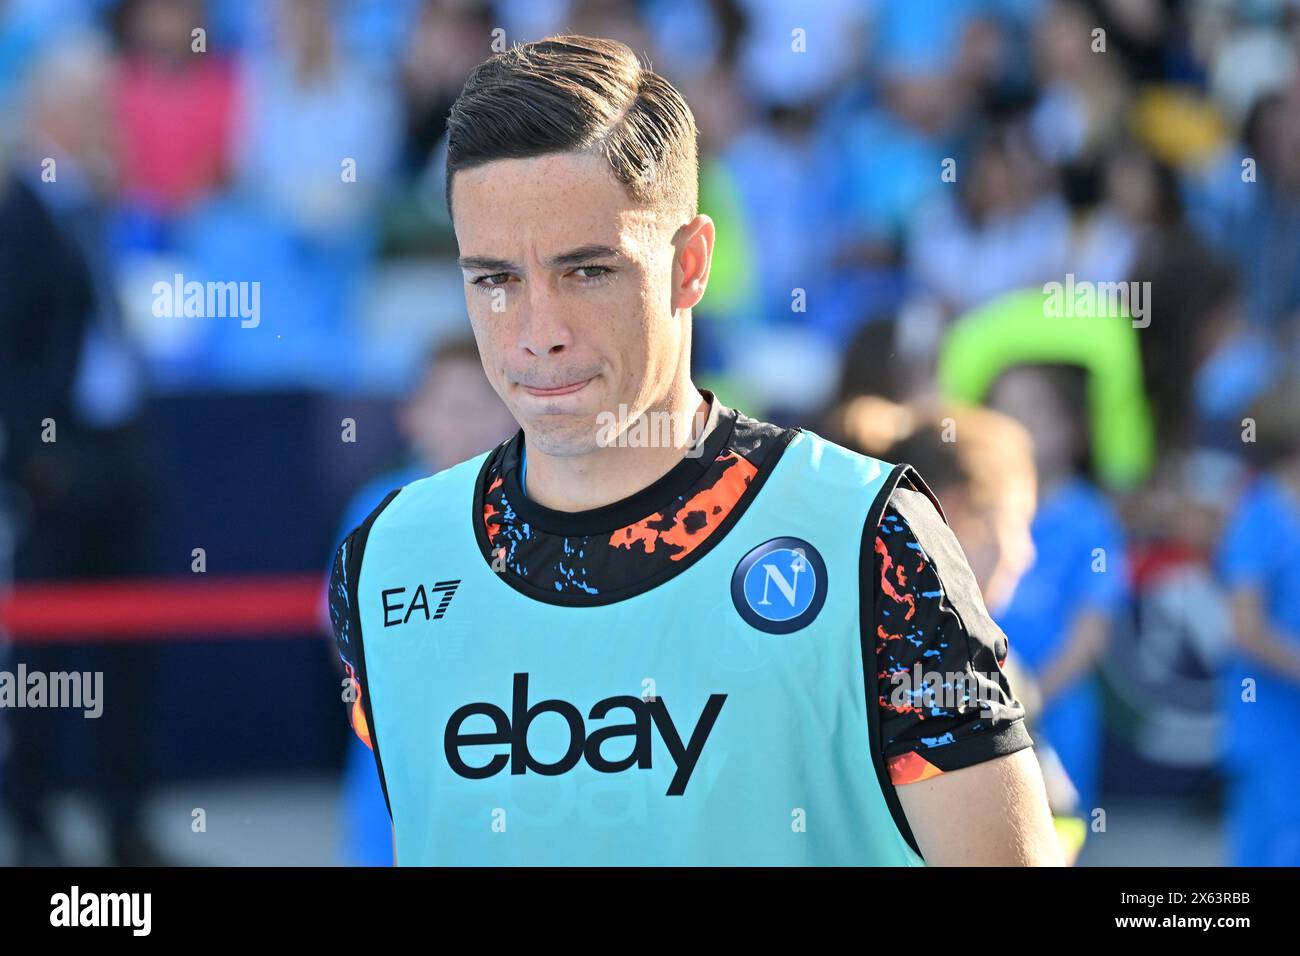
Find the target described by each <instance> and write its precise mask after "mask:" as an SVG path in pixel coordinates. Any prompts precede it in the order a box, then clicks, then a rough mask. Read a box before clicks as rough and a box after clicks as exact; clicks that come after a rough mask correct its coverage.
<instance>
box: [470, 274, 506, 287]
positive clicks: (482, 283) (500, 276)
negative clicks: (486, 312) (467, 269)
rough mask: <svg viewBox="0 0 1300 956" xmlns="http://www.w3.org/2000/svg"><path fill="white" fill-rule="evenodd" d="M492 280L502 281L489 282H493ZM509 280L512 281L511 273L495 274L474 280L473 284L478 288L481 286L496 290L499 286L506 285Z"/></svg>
mask: <svg viewBox="0 0 1300 956" xmlns="http://www.w3.org/2000/svg"><path fill="white" fill-rule="evenodd" d="M491 279H500V280H501V281H500V282H491V281H489V280H491ZM509 280H510V273H509V272H494V273H492V274H491V275H486V276H479V277H478V278H477V279H474V280H473V283H472V284H473V285H476V286H480V287H486V288H492V289H494V288H496V287H497V286H499V285H505V283H506V282H508V281H509Z"/></svg>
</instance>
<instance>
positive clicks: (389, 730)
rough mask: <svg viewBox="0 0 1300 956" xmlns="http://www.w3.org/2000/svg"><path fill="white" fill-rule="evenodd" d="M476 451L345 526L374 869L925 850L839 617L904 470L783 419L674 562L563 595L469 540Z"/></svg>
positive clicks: (833, 861)
mask: <svg viewBox="0 0 1300 956" xmlns="http://www.w3.org/2000/svg"><path fill="white" fill-rule="evenodd" d="M487 457H488V456H487V454H486V453H485V454H484V455H480V456H478V457H477V458H474V459H472V460H470V461H467V462H464V463H462V464H460V465H457V466H455V467H453V468H449V469H447V470H445V471H442V472H440V473H438V474H436V475H433V476H430V477H428V478H424V479H421V480H419V481H416V482H413V483H412V484H409V485H407V486H406V487H405V488H403V489H402V490H401V491H400V493H398V494H397V495H396V497H394V498H392V500H391V501H390V502H389V504H388V505H387V507H385V508H384V509H383V510H382V511H380V512H379V513H378V516H377V517H374V519H373V524H372V525H371V526H370V529H369V534H368V537H366V538H365V539H364V542H363V548H364V550H363V553H362V557H361V565H360V574H359V578H358V581H357V599H358V601H359V609H360V624H361V628H360V630H361V634H360V637H361V641H360V642H358V643H359V645H360V648H361V656H362V658H363V661H362V668H361V669H362V671H363V677H362V683H363V687H364V695H365V698H366V700H367V706H368V711H369V713H368V718H369V724H370V733H371V735H372V739H373V742H374V746H375V751H376V757H377V760H378V761H379V763H380V767H381V773H382V779H383V781H384V785H385V792H386V795H387V798H388V802H389V809H390V812H391V814H392V819H393V823H394V827H395V831H396V838H397V862H398V863H399V864H402V865H411V864H417V865H503V864H514V865H597V866H610V865H614V866H619V865H630V866H640V865H674V864H676V865H751V864H762V865H767V864H775V865H907V866H917V865H924V863H923V861H922V860H921V858H920V856H919V855H918V854H917V852H916V851H915V850H914V849H913V848H912V846H911V845H910V844H909V839H910V833H909V834H908V836H906V837H905V836H904V832H905V829H904V828H905V827H906V821H905V819H903V818H902V813H901V809H900V808H899V806H898V804H897V798H896V796H895V795H894V794H893V790H892V785H890V784H889V782H888V776H887V774H886V773H885V769H884V765H883V757H882V756H881V753H880V752H881V749H882V748H881V746H880V741H879V734H878V727H879V721H878V715H877V710H878V705H877V703H876V700H877V695H878V691H877V688H876V675H875V660H874V657H875V654H874V635H872V634H870V633H867V634H864V633H863V621H867V622H870V621H871V620H872V605H871V600H872V594H873V591H874V588H873V582H872V574H871V569H872V564H871V560H872V553H871V548H872V544H873V543H874V538H875V535H874V531H875V527H874V522H875V521H878V520H879V516H880V510H881V509H882V508H883V506H884V501H885V500H886V499H887V497H888V494H889V491H890V490H892V487H893V485H894V484H895V483H896V482H897V480H898V478H899V476H900V474H901V471H902V469H903V468H904V467H905V466H891V465H889V464H888V463H885V462H882V461H879V460H878V459H875V458H870V457H866V456H863V455H859V454H856V453H854V452H851V451H848V450H847V449H844V448H841V447H840V446H838V445H835V444H833V443H831V442H828V441H826V440H824V439H822V438H820V437H819V436H817V435H815V434H813V433H811V432H807V431H804V432H798V433H796V434H795V435H794V437H793V439H792V440H791V442H790V443H789V445H788V446H787V447H786V448H785V449H784V452H783V453H780V458H779V460H777V462H776V464H775V466H774V467H773V468H772V469H771V471H770V472H768V473H766V479H765V480H763V483H762V485H761V487H759V488H758V490H757V493H756V494H751V495H750V496H749V498H750V500H749V503H748V506H747V507H745V510H744V511H743V513H741V514H740V516H739V518H738V520H736V521H735V523H734V524H733V525H732V526H731V527H730V529H729V530H728V529H725V528H721V529H719V530H718V531H717V532H715V533H714V535H712V536H711V537H710V538H709V539H708V540H706V541H705V542H704V543H703V544H701V545H700V546H699V548H698V549H697V550H698V551H700V552H702V554H692V555H691V556H690V557H691V559H692V560H691V562H690V563H689V564H688V565H686V566H685V567H684V568H683V569H682V570H681V571H680V572H679V573H677V574H676V575H675V576H673V577H670V578H669V579H667V580H666V581H663V582H662V583H660V584H658V585H657V586H655V587H653V588H651V589H649V590H645V591H642V592H641V593H639V594H636V595H635V596H633V597H629V598H626V599H623V600H618V601H614V602H612V603H605V604H601V605H599V606H565V605H563V604H556V603H549V602H547V601H544V600H539V599H538V598H536V597H533V596H530V595H528V594H525V593H522V592H521V591H519V590H516V589H515V587H513V586H512V585H511V584H510V583H509V582H508V581H507V580H505V579H504V578H503V577H502V576H501V575H500V574H498V573H496V572H495V571H494V570H493V568H492V566H491V564H490V563H489V561H488V560H487V559H486V558H485V557H484V553H483V550H482V547H481V545H480V542H479V539H478V537H477V535H478V531H477V529H476V523H481V522H482V520H483V519H482V515H481V514H478V513H476V508H475V488H476V485H477V483H478V479H479V477H480V473H481V471H482V469H483V467H484V465H485V462H486V459H487ZM758 480H759V479H758V478H755V481H758ZM737 507H738V508H739V507H744V505H743V503H742V505H738V506H737ZM869 520H870V521H871V522H873V524H872V525H871V526H870V529H869V530H867V531H866V534H865V536H864V529H867V525H868V521H869ZM715 539H716V540H715ZM706 549H707V550H706ZM860 582H861V583H863V584H866V588H865V593H864V589H862V588H860V586H859V584H860ZM864 648H866V649H867V652H868V654H869V659H868V660H866V661H865V662H864V659H863V650H864Z"/></svg>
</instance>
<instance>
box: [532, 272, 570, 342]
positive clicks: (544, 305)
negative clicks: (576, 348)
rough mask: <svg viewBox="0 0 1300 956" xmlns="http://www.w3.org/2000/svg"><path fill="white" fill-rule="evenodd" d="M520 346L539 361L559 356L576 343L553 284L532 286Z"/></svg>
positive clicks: (534, 284)
mask: <svg viewBox="0 0 1300 956" xmlns="http://www.w3.org/2000/svg"><path fill="white" fill-rule="evenodd" d="M521 306H522V312H523V314H522V315H521V316H520V324H519V345H520V347H521V348H523V349H524V351H526V352H528V353H529V354H530V355H533V356H536V357H538V358H540V357H542V356H544V355H559V354H561V353H562V352H563V351H564V350H565V349H566V348H568V347H569V346H570V345H572V344H573V335H572V330H571V329H570V327H569V322H568V318H567V316H566V314H565V312H564V309H563V306H562V304H561V302H560V296H559V294H558V291H557V290H556V289H555V288H554V287H553V285H552V284H551V283H550V282H545V281H543V282H537V283H532V284H531V287H530V288H529V289H528V290H527V295H526V296H525V297H524V301H523V302H522V303H521Z"/></svg>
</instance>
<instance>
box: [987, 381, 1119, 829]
mask: <svg viewBox="0 0 1300 956" xmlns="http://www.w3.org/2000/svg"><path fill="white" fill-rule="evenodd" d="M1086 383H1087V379H1086V372H1085V371H1084V370H1083V369H1082V368H1078V367H1076V366H1070V365H1019V366H1014V367H1012V368H1010V369H1008V370H1007V371H1005V372H1003V373H1002V374H1001V375H1000V376H999V377H998V378H997V379H996V380H995V381H994V382H993V383H992V385H991V386H990V388H989V392H988V394H987V395H986V397H985V402H986V404H987V405H988V406H989V407H990V408H992V409H994V410H995V411H1000V412H1002V413H1004V414H1006V415H1008V416H1010V417H1011V418H1013V419H1015V420H1016V421H1018V422H1020V423H1021V424H1022V425H1024V426H1025V428H1026V429H1027V430H1028V431H1029V434H1030V436H1031V438H1032V440H1033V447H1034V465H1035V469H1036V471H1037V475H1038V510H1037V512H1036V513H1035V515H1034V519H1033V523H1032V525H1031V526H1030V535H1031V538H1032V540H1033V546H1034V552H1035V558H1034V561H1033V563H1032V564H1031V565H1030V566H1029V568H1028V569H1027V570H1026V572H1025V574H1024V576H1023V577H1022V578H1021V579H1020V581H1019V583H1018V584H1017V586H1016V589H1015V592H1014V593H1013V594H1012V595H1011V597H1010V600H1009V602H1007V603H1006V605H1005V606H1003V607H1000V608H997V609H995V611H994V617H995V618H996V620H997V622H998V624H999V625H1000V626H1001V627H1002V629H1003V631H1004V632H1005V633H1006V635H1007V638H1008V639H1009V640H1010V641H1011V646H1012V647H1013V648H1015V651H1014V655H1013V656H1014V658H1015V660H1016V662H1017V663H1018V664H1020V665H1021V666H1023V667H1025V668H1026V669H1027V670H1028V671H1029V672H1030V673H1031V674H1032V675H1033V676H1034V677H1035V678H1036V681H1037V684H1038V691H1039V694H1040V695H1041V704H1042V708H1043V709H1042V713H1041V714H1040V715H1039V719H1038V722H1037V724H1036V728H1037V729H1039V730H1041V731H1042V733H1043V734H1044V736H1046V738H1047V740H1048V741H1049V743H1050V744H1051V746H1052V748H1053V749H1054V750H1055V751H1056V754H1057V756H1058V757H1060V760H1061V763H1062V765H1064V767H1065V771H1066V773H1067V774H1068V775H1069V778H1070V782H1071V783H1072V784H1073V785H1074V788H1075V790H1076V792H1077V794H1078V806H1079V809H1080V811H1081V812H1083V813H1084V814H1087V813H1090V812H1091V811H1092V809H1093V808H1095V807H1096V806H1097V800H1098V797H1099V791H1100V776H1101V745H1102V710H1101V690H1100V687H1099V685H1098V680H1097V676H1096V673H1097V667H1098V665H1099V662H1100V660H1101V658H1102V655H1103V654H1104V652H1105V649H1106V645H1107V643H1108V641H1109V640H1110V635H1111V632H1112V629H1113V627H1114V625H1115V621H1116V618H1117V616H1118V615H1119V614H1121V613H1122V612H1123V609H1124V606H1125V601H1126V599H1127V596H1128V593H1129V588H1128V558H1127V551H1126V548H1127V545H1126V540H1125V534H1124V529H1123V526H1122V524H1121V522H1120V518H1119V515H1118V514H1117V512H1116V510H1115V508H1114V506H1113V505H1112V504H1111V502H1110V500H1109V499H1108V498H1107V497H1106V495H1105V494H1104V493H1103V492H1101V491H1100V490H1099V489H1098V488H1097V487H1096V486H1095V485H1093V484H1092V482H1091V480H1090V478H1089V472H1090V464H1089V462H1090V460H1091V457H1090V456H1091V453H1090V450H1089V449H1090V442H1089V437H1088V426H1087V419H1086V410H1087V399H1086V394H1087V392H1086V389H1087V384H1086Z"/></svg>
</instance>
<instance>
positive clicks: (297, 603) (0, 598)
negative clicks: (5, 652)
mask: <svg viewBox="0 0 1300 956" xmlns="http://www.w3.org/2000/svg"><path fill="white" fill-rule="evenodd" d="M324 595H325V587H324V577H323V575H320V574H267V575H248V576H238V575H226V576H221V577H208V576H207V575H196V576H195V578H194V580H188V579H183V578H135V579H114V580H112V581H71V582H69V581H58V582H50V583H43V582H29V583H22V584H18V585H16V586H15V587H14V588H13V590H12V591H10V592H9V593H8V594H7V595H5V594H0V630H3V631H6V632H7V633H8V634H9V636H10V638H11V639H12V640H13V641H14V643H16V644H34V643H42V644H47V643H65V642H66V643H72V642H77V641H96V642H100V641H115V642H116V641H166V640H173V639H192V638H196V637H207V638H221V637H283V636H285V635H289V634H308V633H315V632H319V631H320V627H321V624H320V622H321V617H322V601H323V600H324Z"/></svg>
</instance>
